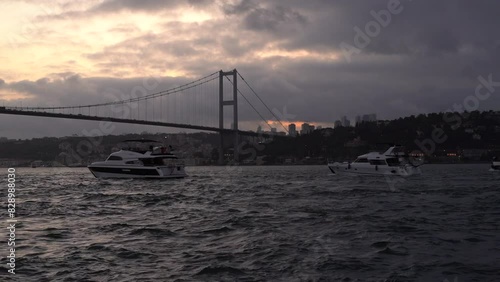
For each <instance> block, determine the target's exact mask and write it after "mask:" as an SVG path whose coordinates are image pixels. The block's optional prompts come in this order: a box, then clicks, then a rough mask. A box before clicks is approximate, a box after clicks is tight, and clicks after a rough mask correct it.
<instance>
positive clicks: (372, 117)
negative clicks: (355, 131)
mask: <svg viewBox="0 0 500 282" xmlns="http://www.w3.org/2000/svg"><path fill="white" fill-rule="evenodd" d="M362 121H366V122H372V121H377V114H368V115H363V119H362Z"/></svg>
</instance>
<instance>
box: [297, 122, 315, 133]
mask: <svg viewBox="0 0 500 282" xmlns="http://www.w3.org/2000/svg"><path fill="white" fill-rule="evenodd" d="M313 131H314V125H310V124H309V123H303V124H302V126H301V129H300V134H301V135H304V134H309V133H311V132H313Z"/></svg>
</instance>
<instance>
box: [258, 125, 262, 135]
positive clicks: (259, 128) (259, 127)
mask: <svg viewBox="0 0 500 282" xmlns="http://www.w3.org/2000/svg"><path fill="white" fill-rule="evenodd" d="M261 132H262V126H260V125H259V126H257V133H261Z"/></svg>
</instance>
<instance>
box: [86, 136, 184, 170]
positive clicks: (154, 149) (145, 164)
mask: <svg viewBox="0 0 500 282" xmlns="http://www.w3.org/2000/svg"><path fill="white" fill-rule="evenodd" d="M124 143H125V144H127V146H126V147H125V148H122V149H121V150H120V151H118V152H114V153H111V154H110V155H109V157H108V158H107V159H106V160H105V161H103V162H94V163H92V164H91V165H89V166H88V168H89V170H90V171H91V172H92V174H93V175H94V176H95V177H97V178H183V177H186V176H187V175H186V172H185V170H184V162H183V161H181V160H179V159H178V158H177V156H175V155H174V154H173V153H171V148H167V147H165V146H161V143H160V142H158V141H155V140H126V141H124ZM132 144H138V145H136V146H134V145H132Z"/></svg>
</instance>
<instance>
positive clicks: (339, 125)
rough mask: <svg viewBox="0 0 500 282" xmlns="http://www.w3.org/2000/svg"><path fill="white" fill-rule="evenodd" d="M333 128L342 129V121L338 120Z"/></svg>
mask: <svg viewBox="0 0 500 282" xmlns="http://www.w3.org/2000/svg"><path fill="white" fill-rule="evenodd" d="M333 126H334V127H335V128H337V127H341V126H342V122H341V121H340V120H336V121H335V122H334V123H333Z"/></svg>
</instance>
